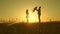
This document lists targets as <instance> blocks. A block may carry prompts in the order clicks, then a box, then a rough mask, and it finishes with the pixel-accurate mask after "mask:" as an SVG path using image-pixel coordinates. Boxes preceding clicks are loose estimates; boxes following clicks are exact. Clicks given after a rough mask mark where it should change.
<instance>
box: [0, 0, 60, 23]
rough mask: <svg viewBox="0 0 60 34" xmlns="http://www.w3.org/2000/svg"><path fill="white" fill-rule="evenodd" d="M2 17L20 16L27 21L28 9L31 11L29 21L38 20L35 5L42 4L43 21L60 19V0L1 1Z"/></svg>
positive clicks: (21, 19)
mask: <svg viewBox="0 0 60 34" xmlns="http://www.w3.org/2000/svg"><path fill="white" fill-rule="evenodd" d="M0 4H1V5H0V7H1V8H0V18H2V19H7V20H8V19H9V18H13V19H14V20H15V18H18V20H19V21H21V22H22V21H24V22H26V9H28V11H29V22H38V16H37V11H35V12H34V13H33V12H32V10H33V8H34V7H35V6H37V7H39V6H41V22H47V21H50V19H51V20H52V21H60V16H59V15H60V0H6V1H5V0H4V1H2V0H1V1H0Z"/></svg>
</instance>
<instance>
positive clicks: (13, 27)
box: [0, 21, 60, 34]
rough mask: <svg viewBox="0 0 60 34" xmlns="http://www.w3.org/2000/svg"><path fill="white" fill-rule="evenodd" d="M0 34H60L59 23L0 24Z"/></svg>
mask: <svg viewBox="0 0 60 34" xmlns="http://www.w3.org/2000/svg"><path fill="white" fill-rule="evenodd" d="M0 34H60V21H58V22H46V23H15V24H10V23H0Z"/></svg>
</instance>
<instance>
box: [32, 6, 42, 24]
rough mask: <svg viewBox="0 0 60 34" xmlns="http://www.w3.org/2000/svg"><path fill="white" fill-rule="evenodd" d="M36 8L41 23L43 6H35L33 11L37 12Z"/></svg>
mask: <svg viewBox="0 0 60 34" xmlns="http://www.w3.org/2000/svg"><path fill="white" fill-rule="evenodd" d="M35 10H36V11H37V12H38V19H39V23H40V22H41V20H40V16H41V6H40V7H39V8H38V9H37V7H35V8H34V10H33V12H35Z"/></svg>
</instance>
